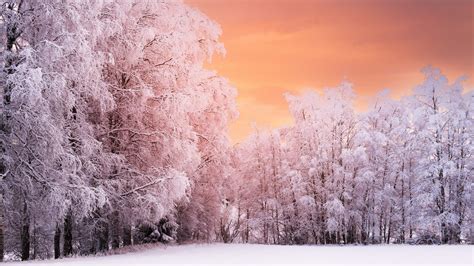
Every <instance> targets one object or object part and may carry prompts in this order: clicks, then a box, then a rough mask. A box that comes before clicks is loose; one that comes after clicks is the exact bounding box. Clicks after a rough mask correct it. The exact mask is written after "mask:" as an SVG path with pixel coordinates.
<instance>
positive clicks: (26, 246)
mask: <svg viewBox="0 0 474 266" xmlns="http://www.w3.org/2000/svg"><path fill="white" fill-rule="evenodd" d="M23 215H24V217H23V225H22V227H21V235H20V240H21V260H22V261H25V260H28V259H30V219H29V216H28V209H27V205H26V203H24V204H23Z"/></svg>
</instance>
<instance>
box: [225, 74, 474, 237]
mask: <svg viewBox="0 0 474 266" xmlns="http://www.w3.org/2000/svg"><path fill="white" fill-rule="evenodd" d="M424 74H425V81H424V82H423V83H422V84H421V85H419V86H417V87H416V88H415V89H414V90H413V92H412V94H411V95H410V96H407V97H404V98H402V99H401V100H392V99H391V98H390V97H389V95H388V92H383V93H381V94H380V95H378V96H377V97H376V99H375V100H374V102H373V103H372V105H371V108H370V109H369V110H368V111H367V112H365V113H362V114H358V113H356V112H355V111H354V105H353V101H354V97H355V95H354V93H353V90H352V88H351V85H350V84H348V83H343V84H342V85H340V86H339V87H336V88H331V89H326V90H324V91H323V92H322V93H317V92H315V91H308V92H306V93H304V94H302V95H300V96H293V95H287V96H286V98H287V100H288V103H289V107H290V111H291V113H292V116H293V120H294V125H293V126H291V127H288V128H283V129H280V130H273V131H256V132H255V133H254V134H253V135H252V136H250V137H249V139H248V140H247V141H246V142H245V143H243V144H241V145H239V147H238V148H237V150H236V155H235V167H236V168H237V169H238V176H239V177H238V179H237V180H236V184H235V187H237V188H238V189H237V191H236V193H235V195H234V196H233V198H232V199H231V202H232V207H229V208H230V209H233V210H232V211H230V210H229V212H233V214H232V215H230V216H231V217H233V219H231V220H230V221H229V222H228V223H227V226H228V228H230V229H229V230H228V232H229V233H228V240H230V241H232V240H234V241H243V242H257V243H274V244H336V243H337V244H339V243H346V244H347V243H364V244H369V243H373V244H374V243H407V242H408V243H419V244H430V243H461V242H470V243H472V242H473V232H472V220H471V209H472V182H473V177H474V171H473V169H474V160H473V158H472V154H473V152H474V143H473V136H474V123H473V122H474V120H473V114H474V94H473V92H472V91H469V92H465V91H463V87H462V81H463V79H459V80H457V81H456V82H454V83H453V84H449V83H448V80H447V78H446V77H445V76H444V75H442V74H441V73H440V71H439V70H438V69H434V68H426V69H424Z"/></svg>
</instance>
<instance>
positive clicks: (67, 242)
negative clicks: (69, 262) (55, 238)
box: [63, 212, 72, 257]
mask: <svg viewBox="0 0 474 266" xmlns="http://www.w3.org/2000/svg"><path fill="white" fill-rule="evenodd" d="M71 254H72V214H71V212H68V214H67V215H66V218H65V219H64V244H63V255H64V256H65V257H67V256H70V255H71Z"/></svg>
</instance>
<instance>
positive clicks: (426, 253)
mask: <svg viewBox="0 0 474 266" xmlns="http://www.w3.org/2000/svg"><path fill="white" fill-rule="evenodd" d="M473 247H474V246H472V245H470V246H467V245H463V246H409V245H378V246H375V245H374V246H276V245H255V244H199V245H198V244H196V245H182V246H167V247H164V246H160V247H155V248H151V249H148V250H144V251H139V252H133V253H127V254H121V255H111V256H102V257H82V258H70V259H60V260H51V261H32V262H25V263H22V262H15V263H7V264H6V265H8V266H13V265H32V266H38V265H180V264H181V265H183V264H184V265H186V264H187V265H190V264H191V265H194V264H199V265H208V264H212V265H229V264H239V265H261V264H266V265H274V264H278V265H295V264H312V265H335V264H339V265H387V264H395V265H400V264H402V265H420V264H424V265H473Z"/></svg>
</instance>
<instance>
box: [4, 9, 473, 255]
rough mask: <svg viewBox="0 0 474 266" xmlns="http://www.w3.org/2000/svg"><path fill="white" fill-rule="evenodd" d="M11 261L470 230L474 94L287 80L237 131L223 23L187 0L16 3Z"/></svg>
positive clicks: (448, 235)
mask: <svg viewBox="0 0 474 266" xmlns="http://www.w3.org/2000/svg"><path fill="white" fill-rule="evenodd" d="M0 8H1V9H0V17H1V19H0V42H1V44H0V55H1V60H2V63H1V65H0V68H1V70H0V87H1V90H0V91H1V103H0V114H1V120H0V150H1V155H0V179H1V180H0V196H1V197H0V259H2V260H3V259H4V258H5V259H6V258H9V259H18V260H32V259H45V258H60V257H68V256H72V255H87V254H96V253H104V252H106V251H109V250H112V249H117V248H122V247H126V246H130V245H138V244H144V243H157V242H161V243H190V242H191V243H196V242H205V243H209V242H224V243H231V242H233V243H263V244H281V245H304V244H380V243H386V244H397V243H411V244H456V243H470V244H472V243H473V238H474V235H473V232H472V223H471V219H472V218H471V209H472V208H471V207H472V204H471V202H472V201H471V198H472V187H473V186H472V182H473V176H474V174H473V173H474V160H473V159H472V154H473V153H474V143H473V136H474V119H473V118H474V116H473V113H474V93H473V91H472V90H466V89H465V88H464V87H463V86H464V85H463V82H464V80H465V78H464V77H460V78H459V79H457V80H455V81H454V82H450V81H448V79H447V77H446V76H445V75H444V74H443V73H442V72H441V70H439V69H437V68H435V67H425V68H424V69H423V70H422V72H423V74H424V76H425V78H424V81H423V82H422V83H421V84H419V85H417V86H415V87H414V88H413V90H412V92H411V94H410V95H407V96H404V97H402V98H400V99H394V98H393V97H391V95H390V93H389V91H386V90H384V91H381V92H380V93H379V94H378V95H377V97H375V98H374V99H373V101H372V103H371V104H370V107H369V109H368V110H367V111H364V112H360V111H357V108H356V105H355V100H356V97H357V95H356V94H355V90H354V89H353V86H352V85H351V84H350V83H349V82H347V81H343V82H341V84H340V85H339V86H337V87H334V88H326V89H324V90H320V91H316V90H308V91H306V92H303V93H301V94H299V95H291V94H286V95H285V98H286V100H287V102H288V107H289V110H290V112H291V114H292V117H293V122H294V123H293V125H292V126H288V127H284V128H279V129H273V130H270V129H261V128H257V127H256V128H255V130H254V132H253V133H252V134H251V135H250V136H249V137H248V138H247V139H246V140H245V141H243V142H242V143H238V144H235V145H234V144H233V143H232V142H231V141H230V138H229V136H228V126H229V123H230V122H232V121H233V120H234V119H235V118H236V117H237V116H238V108H237V104H236V97H237V89H236V88H234V87H233V86H232V85H230V82H229V81H228V80H227V79H226V78H224V77H222V76H220V75H219V74H218V73H217V72H215V71H212V70H208V69H207V68H206V63H207V62H210V60H212V57H213V56H219V55H224V54H225V50H224V46H223V44H222V43H221V42H220V41H219V38H220V35H221V29H220V27H219V25H218V24H217V23H216V22H214V21H212V20H210V19H209V18H208V17H207V16H206V15H204V14H203V13H201V12H200V11H198V10H197V9H195V8H192V7H190V6H188V5H187V4H185V3H183V2H182V1H173V0H163V1H153V0H124V1H111V0H101V1H94V0H61V1H60V0H47V1H28V0H3V1H1V7H0Z"/></svg>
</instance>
